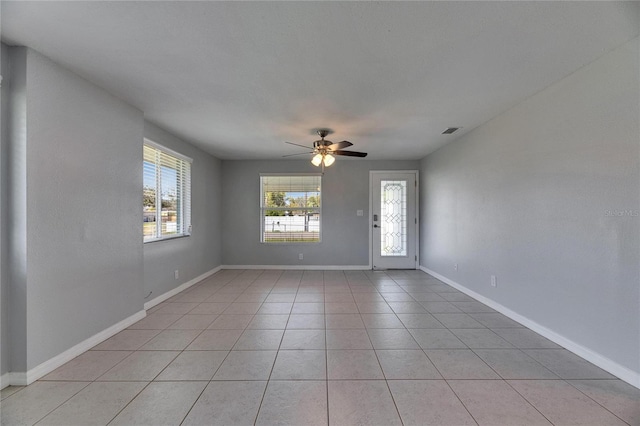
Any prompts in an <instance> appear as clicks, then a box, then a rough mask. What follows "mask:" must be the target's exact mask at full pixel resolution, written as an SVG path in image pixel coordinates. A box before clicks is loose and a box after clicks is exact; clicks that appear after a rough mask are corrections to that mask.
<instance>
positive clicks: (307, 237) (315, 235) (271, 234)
mask: <svg viewBox="0 0 640 426" xmlns="http://www.w3.org/2000/svg"><path fill="white" fill-rule="evenodd" d="M320 179H321V177H320V176H319V175H307V176H299V175H290V176H262V177H261V178H260V180H261V186H262V197H261V200H262V205H261V206H260V207H261V211H262V224H261V228H262V241H263V242H274V243H275V242H319V241H320V207H321V198H320V192H321V190H320V183H321V182H320Z"/></svg>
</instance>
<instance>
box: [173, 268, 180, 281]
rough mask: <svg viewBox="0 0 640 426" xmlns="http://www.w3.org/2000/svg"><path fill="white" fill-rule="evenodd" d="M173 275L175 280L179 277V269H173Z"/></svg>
mask: <svg viewBox="0 0 640 426" xmlns="http://www.w3.org/2000/svg"><path fill="white" fill-rule="evenodd" d="M173 276H174V278H175V279H176V280H177V279H178V278H180V271H178V270H177V269H176V270H175V271H173Z"/></svg>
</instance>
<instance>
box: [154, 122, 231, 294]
mask: <svg viewBox="0 0 640 426" xmlns="http://www.w3.org/2000/svg"><path fill="white" fill-rule="evenodd" d="M144 135H145V137H146V138H148V139H150V140H152V141H154V142H156V143H159V144H161V145H163V146H166V147H167V148H170V149H172V150H174V151H176V152H179V153H181V154H184V155H186V156H188V157H191V158H192V159H193V164H192V165H191V224H192V226H193V232H192V235H191V236H190V237H185V238H176V239H171V240H164V241H155V242H151V243H146V244H145V245H144V296H145V297H147V296H148V297H147V298H146V301H148V300H151V299H153V298H155V297H157V296H160V295H162V294H163V293H166V292H167V291H169V290H172V289H173V288H175V287H177V286H178V285H179V284H182V283H184V282H187V281H189V280H191V279H193V278H196V277H197V276H199V275H202V274H204V273H205V272H208V271H210V270H212V269H214V268H216V267H218V266H220V264H221V259H222V257H221V242H222V237H221V228H220V224H221V213H220V209H221V199H222V166H221V162H220V160H218V159H216V158H214V157H212V156H211V155H209V154H207V153H205V152H204V151H201V150H200V149H198V148H196V147H194V146H193V145H191V144H188V143H185V142H183V141H181V140H180V139H178V138H176V137H175V136H173V135H171V134H170V133H167V132H166V131H164V130H162V129H160V128H159V127H157V126H155V125H153V124H151V123H148V122H147V123H145V128H144ZM176 269H177V270H179V271H180V278H179V280H176V279H175V278H174V271H175V270H176ZM150 292H151V295H149V293H150Z"/></svg>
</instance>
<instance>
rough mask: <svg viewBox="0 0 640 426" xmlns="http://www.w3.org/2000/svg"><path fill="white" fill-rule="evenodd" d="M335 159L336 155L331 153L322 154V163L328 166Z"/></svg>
mask: <svg viewBox="0 0 640 426" xmlns="http://www.w3.org/2000/svg"><path fill="white" fill-rule="evenodd" d="M335 161H336V157H334V156H333V155H331V154H327V155H325V156H324V165H325V166H327V167H329V166H330V165H332V164H333V163H334V162H335Z"/></svg>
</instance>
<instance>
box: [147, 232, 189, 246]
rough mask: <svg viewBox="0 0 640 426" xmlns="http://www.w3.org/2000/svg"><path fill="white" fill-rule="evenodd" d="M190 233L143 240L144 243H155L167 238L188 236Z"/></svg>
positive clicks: (175, 238) (173, 238) (174, 238)
mask: <svg viewBox="0 0 640 426" xmlns="http://www.w3.org/2000/svg"><path fill="white" fill-rule="evenodd" d="M190 236H191V234H182V235H171V236H169V237H162V238H155V239H153V240H147V241H143V243H144V244H150V243H157V242H160V241H168V240H177V239H179V238H186V237H190Z"/></svg>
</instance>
